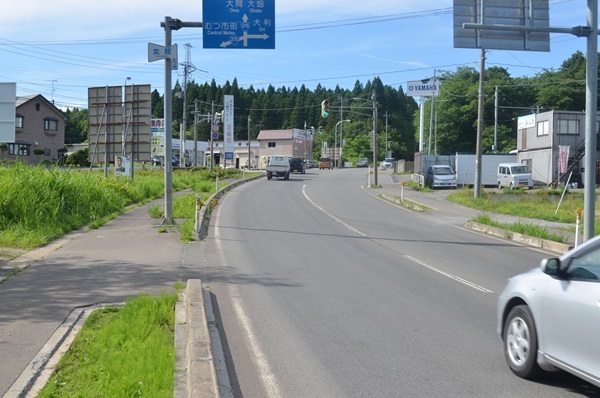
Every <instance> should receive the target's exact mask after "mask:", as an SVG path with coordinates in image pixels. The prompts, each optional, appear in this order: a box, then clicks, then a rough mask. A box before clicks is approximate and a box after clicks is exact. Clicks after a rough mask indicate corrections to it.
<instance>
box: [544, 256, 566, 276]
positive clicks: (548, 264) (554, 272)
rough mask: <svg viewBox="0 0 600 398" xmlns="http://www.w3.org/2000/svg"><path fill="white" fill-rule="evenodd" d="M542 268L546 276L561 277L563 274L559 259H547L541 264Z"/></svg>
mask: <svg viewBox="0 0 600 398" xmlns="http://www.w3.org/2000/svg"><path fill="white" fill-rule="evenodd" d="M540 267H541V269H542V271H543V272H544V273H545V274H546V275H550V276H560V274H561V272H562V270H561V269H560V260H559V259H558V258H545V259H543V260H542V262H541V263H540Z"/></svg>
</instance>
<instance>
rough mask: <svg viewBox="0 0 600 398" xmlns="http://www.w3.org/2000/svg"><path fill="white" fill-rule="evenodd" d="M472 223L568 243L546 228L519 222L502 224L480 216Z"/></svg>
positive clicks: (488, 217)
mask: <svg viewBox="0 0 600 398" xmlns="http://www.w3.org/2000/svg"><path fill="white" fill-rule="evenodd" d="M471 221H474V222H477V223H479V224H484V225H490V226H492V227H496V228H501V229H504V230H507V231H511V232H516V233H519V234H523V235H527V236H534V237H536V238H540V239H547V240H551V241H554V242H561V243H564V242H565V241H566V239H565V237H563V236H562V235H560V234H555V233H552V232H549V231H548V230H547V229H546V228H545V227H543V226H541V225H535V224H531V223H523V222H521V221H517V222H515V223H502V222H498V221H495V220H493V219H492V218H491V217H490V216H489V215H487V214H480V215H478V216H477V217H474V218H473V219H472V220H471Z"/></svg>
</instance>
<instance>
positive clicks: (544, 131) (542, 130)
mask: <svg viewBox="0 0 600 398" xmlns="http://www.w3.org/2000/svg"><path fill="white" fill-rule="evenodd" d="M549 133H550V122H549V121H548V120H546V121H543V122H538V124H537V135H538V137H539V136H542V135H548V134H549Z"/></svg>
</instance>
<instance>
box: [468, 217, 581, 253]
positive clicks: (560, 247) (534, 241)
mask: <svg viewBox="0 0 600 398" xmlns="http://www.w3.org/2000/svg"><path fill="white" fill-rule="evenodd" d="M464 227H465V228H469V229H472V230H475V231H479V232H483V233H486V234H488V235H493V236H497V237H500V238H504V239H508V240H512V241H515V242H519V243H523V244H526V245H529V246H535V247H539V248H542V249H546V250H550V251H553V252H557V253H561V254H562V253H566V252H568V251H569V250H571V249H572V248H573V246H571V245H569V244H566V243H560V242H554V241H551V240H546V239H540V238H535V237H532V236H527V235H523V234H520V233H517V232H511V231H507V230H505V229H502V228H497V227H492V226H490V225H485V224H480V223H476V222H472V221H470V222H468V223H466V224H465V225H464Z"/></svg>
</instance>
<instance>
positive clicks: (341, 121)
mask: <svg viewBox="0 0 600 398" xmlns="http://www.w3.org/2000/svg"><path fill="white" fill-rule="evenodd" d="M344 122H350V119H344V120H340V121H339V122H337V123H336V124H335V137H336V141H337V127H338V126H339V125H340V124H342V123H344ZM342 143H343V141H342V131H341V129H340V150H339V151H338V153H337V157H338V159H337V162H336V163H337V167H338V168H339V167H340V165H339V162H340V160H342V146H343V144H342ZM336 145H337V143H336Z"/></svg>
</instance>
